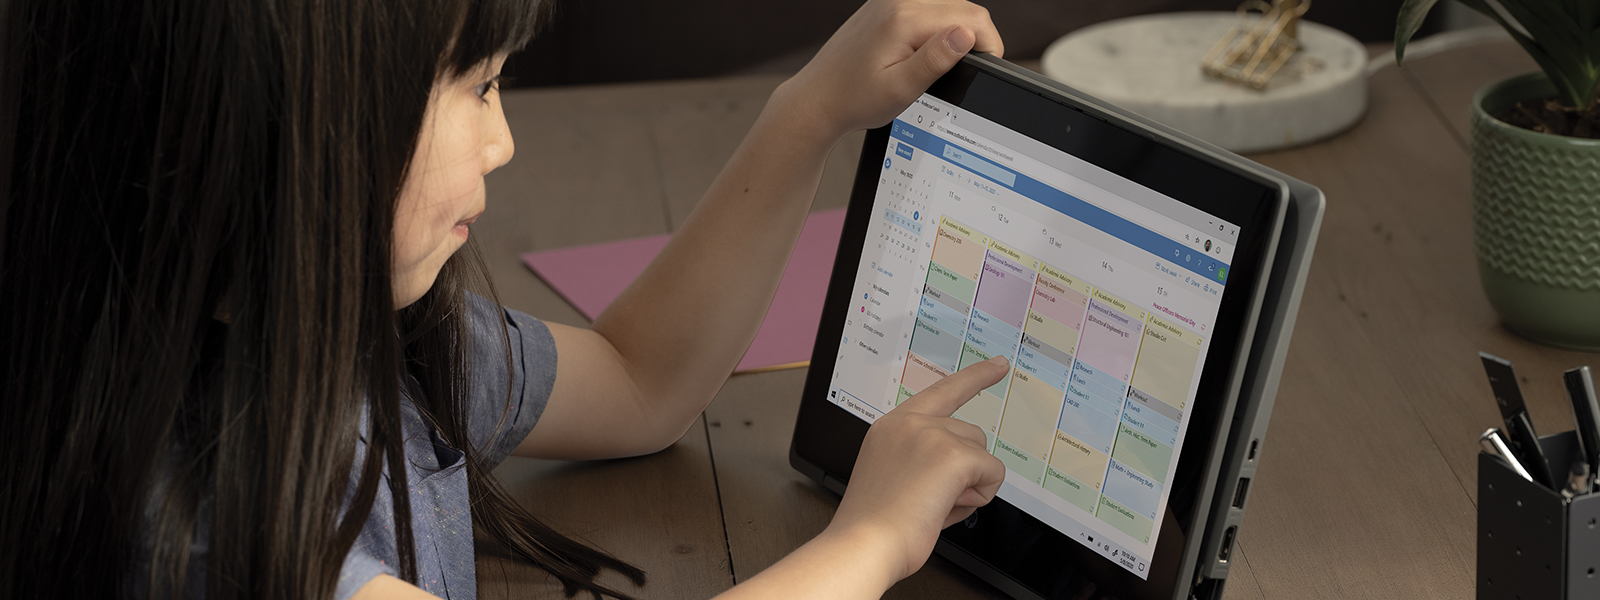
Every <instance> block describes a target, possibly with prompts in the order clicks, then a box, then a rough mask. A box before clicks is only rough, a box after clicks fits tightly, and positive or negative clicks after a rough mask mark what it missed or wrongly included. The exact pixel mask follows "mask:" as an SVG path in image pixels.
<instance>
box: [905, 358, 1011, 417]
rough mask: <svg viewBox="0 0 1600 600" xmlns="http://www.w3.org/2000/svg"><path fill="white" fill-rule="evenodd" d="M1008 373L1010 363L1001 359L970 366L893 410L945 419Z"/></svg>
mask: <svg viewBox="0 0 1600 600" xmlns="http://www.w3.org/2000/svg"><path fill="white" fill-rule="evenodd" d="M1010 372H1011V363H1010V361H1007V360H1006V359H1005V357H1003V356H996V357H994V358H991V359H989V360H986V361H983V362H979V363H973V364H970V365H967V368H965V369H962V370H960V371H956V372H955V373H953V374H951V375H950V376H949V377H946V378H944V379H940V380H939V381H936V382H934V383H933V385H930V386H928V388H927V389H925V390H922V392H921V393H918V394H917V395H915V396H912V397H911V398H910V399H909V400H906V401H905V403H903V404H901V405H900V406H899V407H898V408H896V410H909V411H911V412H915V413H920V414H925V415H936V416H940V417H948V416H950V415H953V414H955V412H956V409H959V408H961V406H962V405H963V404H966V403H967V401H968V400H971V399H972V398H973V397H974V396H977V395H978V392H979V391H981V390H983V389H984V388H987V387H989V386H991V385H994V384H996V383H999V382H1000V380H1001V379H1002V378H1004V377H1005V376H1006V374H1007V373H1010Z"/></svg>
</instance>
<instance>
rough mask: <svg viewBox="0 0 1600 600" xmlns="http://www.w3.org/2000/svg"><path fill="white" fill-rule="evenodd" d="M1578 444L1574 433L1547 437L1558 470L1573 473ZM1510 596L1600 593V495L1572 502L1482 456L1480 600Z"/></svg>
mask: <svg viewBox="0 0 1600 600" xmlns="http://www.w3.org/2000/svg"><path fill="white" fill-rule="evenodd" d="M1576 444H1577V434H1576V433H1575V432H1571V431H1567V432H1563V433H1557V434H1555V435H1547V436H1544V437H1541V438H1539V446H1540V447H1541V448H1542V449H1543V450H1544V455H1545V456H1546V457H1548V458H1549V462H1550V470H1551V472H1553V473H1561V474H1565V473H1567V472H1568V469H1569V468H1570V467H1571V462H1572V459H1573V456H1574V453H1575V450H1576V448H1575V446H1576ZM1560 483H1565V482H1564V481H1561V482H1558V485H1559V484H1560ZM1502 598H1503V599H1505V600H1513V599H1520V600H1537V599H1541V598H1550V599H1577V598H1600V494H1597V493H1586V494H1581V495H1577V496H1574V497H1572V498H1571V499H1570V500H1569V499H1568V498H1567V497H1565V496H1563V495H1562V494H1561V493H1560V492H1559V491H1557V490H1552V489H1549V488H1546V487H1545V486H1543V485H1540V484H1537V483H1534V482H1532V481H1528V480H1527V479H1523V478H1522V477H1521V476H1519V475H1517V474H1516V472H1514V471H1512V470H1511V468H1510V467H1509V466H1507V465H1506V463H1505V462H1503V461H1501V460H1500V459H1499V458H1497V457H1494V456H1491V455H1489V454H1485V453H1480V454H1478V600H1489V599H1495V600H1499V599H1502Z"/></svg>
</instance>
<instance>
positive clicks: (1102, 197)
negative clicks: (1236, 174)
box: [933, 120, 1233, 260]
mask: <svg viewBox="0 0 1600 600" xmlns="http://www.w3.org/2000/svg"><path fill="white" fill-rule="evenodd" d="M933 128H934V130H935V131H938V132H939V133H943V134H946V135H948V136H950V137H951V138H954V139H957V140H961V141H964V142H970V143H971V144H972V145H974V146H978V147H979V148H982V149H986V150H989V151H990V153H991V154H993V153H995V150H994V149H995V148H997V145H996V144H995V143H994V141H993V140H990V139H988V138H986V137H984V136H982V135H978V134H976V133H973V132H972V131H971V130H968V129H965V128H963V127H960V126H957V125H953V124H948V122H946V121H943V120H941V121H936V122H934V123H933ZM958 151H961V150H959V149H958ZM949 153H950V146H949V145H947V146H946V148H945V154H946V155H947V156H946V158H949V157H948V154H949ZM1013 154H1014V153H1013ZM950 160H954V159H950ZM973 160H974V161H975V162H980V163H983V164H984V165H985V166H988V167H990V168H994V165H992V164H989V163H988V162H986V161H983V160H979V159H977V158H973ZM994 160H996V162H1006V163H1009V164H1010V165H1011V167H1012V168H1013V169H1015V170H1017V171H1019V172H1021V173H1025V174H1027V175H1028V176H1029V177H1032V178H1034V179H1036V180H1039V181H1040V182H1042V183H1044V184H1045V185H1048V186H1050V187H1053V188H1056V189H1059V190H1062V191H1064V192H1067V193H1069V194H1072V195H1074V196H1077V197H1078V198H1080V199H1082V200H1084V201H1086V202H1088V203H1090V204H1093V205H1095V206H1098V207H1100V208H1101V209H1103V210H1106V211H1109V212H1111V213H1113V214H1116V215H1118V216H1120V217H1122V218H1124V219H1128V220H1130V221H1133V222H1135V223H1141V224H1143V225H1144V226H1145V227H1149V228H1151V229H1152V230H1154V231H1157V232H1159V233H1161V234H1162V235H1166V236H1168V237H1170V238H1173V239H1183V235H1184V234H1185V233H1190V232H1193V233H1198V232H1195V231H1194V229H1193V228H1191V227H1188V226H1186V225H1183V224H1181V223H1178V222H1176V221H1173V220H1172V219H1171V218H1170V217H1167V216H1165V215H1162V214H1160V213H1157V212H1155V211H1152V210H1150V209H1147V208H1145V207H1143V206H1139V205H1138V204H1135V203H1132V202H1128V201H1126V199H1124V198H1122V196H1120V195H1118V194H1116V193H1113V192H1111V191H1109V190H1106V189H1105V188H1102V187H1100V186H1097V185H1095V184H1093V183H1089V182H1088V181H1084V180H1083V179H1080V178H1078V177H1076V176H1073V175H1072V174H1071V173H1068V172H1066V171H1062V170H1061V169H1058V168H1056V167H1052V166H1049V165H1046V164H1044V163H1042V162H1039V161H1038V160H1036V159H1034V158H1032V157H1029V156H1026V155H1023V154H1014V155H1006V156H1002V157H1000V158H999V159H994ZM958 162H959V161H958ZM961 164H962V165H964V166H968V168H972V167H971V166H970V165H966V163H961ZM974 170H976V169H974ZM1002 170H1003V169H1002ZM980 172H981V171H980ZM985 174H987V173H985ZM1007 174H1008V175H1011V176H1012V179H1011V181H1012V183H1007V185H1010V186H1012V187H1015V183H1014V182H1015V179H1016V176H1015V175H1012V174H1011V173H1010V172H1009V171H1008V172H1007ZM990 176H991V177H994V176H993V175H990ZM996 179H999V178H998V177H996ZM1114 207H1120V209H1118V208H1114ZM1130 212H1131V213H1133V214H1129V213H1130ZM1217 245H1218V247H1219V248H1218V249H1219V250H1221V252H1220V256H1219V257H1218V258H1219V259H1221V260H1232V258H1233V247H1232V246H1231V245H1229V244H1226V243H1224V242H1220V241H1219V242H1217Z"/></svg>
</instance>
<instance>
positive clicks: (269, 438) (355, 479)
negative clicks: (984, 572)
mask: <svg viewBox="0 0 1600 600" xmlns="http://www.w3.org/2000/svg"><path fill="white" fill-rule="evenodd" d="M534 4H535V0H410V1H408V2H403V3H402V2H395V1H394V0H342V1H328V2H318V1H314V0H248V1H246V0H238V1H228V2H215V1H205V0H120V1H117V2H93V1H88V0H84V1H77V0H74V1H65V0H13V1H12V2H11V4H10V5H9V6H6V7H5V8H4V10H3V13H0V19H3V21H0V33H3V37H0V57H3V61H4V62H3V63H0V236H3V237H0V339H3V340H5V342H4V343H3V344H0V373H3V376H4V381H5V401H4V402H3V403H0V406H3V407H0V423H3V424H0V427H3V428H4V429H3V431H0V434H3V435H0V445H3V446H0V448H3V450H4V451H5V452H6V453H7V456H9V457H11V458H12V461H13V465H12V468H11V469H9V470H8V471H7V474H6V475H5V477H6V479H5V483H4V486H3V489H4V490H5V493H4V496H3V498H0V503H3V504H0V595H3V596H6V597H14V598H56V597H74V598H76V597H107V596H110V597H121V596H133V597H142V598H173V597H185V598H201V597H205V598H291V597H292V598H326V597H329V596H334V597H338V598H350V597H355V598H410V597H428V596H427V594H428V593H430V592H431V593H433V594H436V595H439V596H447V597H459V598H471V597H473V596H474V595H475V592H476V590H475V581H474V573H473V556H472V533H471V532H472V531H473V528H474V527H477V528H478V529H479V530H481V531H484V532H485V533H486V534H488V535H489V536H490V537H492V538H494V539H495V540H497V541H498V542H500V543H501V544H504V545H505V546H506V547H507V548H509V549H511V550H512V551H513V553H515V554H517V555H519V556H521V557H523V558H525V559H527V560H530V561H533V562H534V563H536V564H538V565H540V566H541V567H543V568H545V569H546V570H548V571H550V572H551V573H552V574H553V575H554V576H555V577H556V578H558V579H559V580H560V581H562V582H563V583H564V584H565V586H566V591H567V593H568V595H569V596H570V595H572V594H575V593H577V592H579V591H583V592H589V593H591V594H593V595H594V596H595V597H599V596H600V595H602V594H606V595H614V596H623V594H621V593H620V592H618V591H616V590H612V589H609V588H607V587H605V586H603V585H600V584H598V583H596V582H595V577H596V575H597V574H598V573H599V572H600V571H601V570H602V569H612V570H616V571H618V572H620V573H622V574H624V575H626V576H628V577H630V578H631V579H632V580H633V581H634V582H635V583H636V584H642V583H643V575H642V573H640V572H639V571H638V570H637V569H635V568H633V567H631V566H629V565H627V564H626V563H623V562H621V561H619V560H617V559H615V558H613V557H611V556H609V555H607V554H605V553H603V552H601V551H598V550H594V549H591V548H588V547H586V546H583V545H581V544H578V543H575V542H573V541H571V540H569V539H567V538H565V537H563V536H561V535H560V534H558V533H556V532H554V531H552V530H550V529H549V528H547V527H545V526H544V525H542V524H540V523H539V522H538V521H537V520H536V519H534V518H533V517H532V516H531V515H530V514H529V513H527V512H526V511H525V510H524V509H523V508H521V507H520V506H519V505H518V504H517V503H516V502H514V501H513V500H511V499H510V498H509V497H508V496H507V495H506V493H505V492H504V491H503V490H502V489H501V488H500V487H499V486H498V484H497V483H496V482H495V480H494V478H493V476H492V474H491V470H492V469H493V467H494V466H495V464H497V463H498V462H499V461H501V460H503V459H504V458H505V457H506V456H508V455H509V454H513V453H515V454H520V455H526V456H536V457H547V458H565V459H592V458H605V457H617V456H628V455H637V454H642V453H648V452H654V451H657V450H659V449H661V448H664V447H666V446H668V445H670V444H672V443H673V442H674V441H676V440H677V438H678V437H680V436H681V435H682V434H683V432H684V431H685V430H686V429H687V428H688V427H689V425H690V424H691V422H692V420H693V419H694V418H695V416H696V415H698V414H699V413H700V411H701V410H702V409H704V408H705V406H706V404H707V403H708V402H710V400H711V399H712V396H713V395H714V393H715V392H716V390H717V389H718V388H719V387H720V386H721V384H722V380H723V379H724V378H725V377H726V374H727V373H729V372H731V371H732V369H733V366H734V365H735V364H736V363H737V361H738V359H739V357H740V355H741V354H742V353H743V351H744V349H745V347H746V346H747V345H748V344H749V342H750V340H751V339H752V338H753V337H754V335H755V332H756V329H757V327H758V325H759V322H760V320H761V317H762V314H763V312H764V310H765V307H766V305H767V303H768V302H769V301H770V299H771V296H772V293H773V291H774V290H775V289H776V287H777V284H778V278H779V276H780V274H781V272H782V265H783V262H784V260H785V259H786V257H787V255H788V253H789V250H790V248H791V247H792V244H793V242H794V240H795V238H796V237H797V236H798V234H799V230H800V227H801V224H802V221H803V218H804V216H805V214H806V212H807V209H808V206H809V203H810V199H811V197H812V195H813V193H814V192H815V190H816V185H817V181H818V179H819V177H820V173H821V170H822V164H823V159H824V157H825V156H826V154H827V152H828V150H829V149H830V148H831V147H832V146H833V145H834V143H835V142H837V141H838V140H839V139H840V138H841V137H842V136H843V135H844V134H846V133H848V132H850V131H852V130H855V129H860V128H864V127H873V126H878V125H881V124H883V123H885V122H887V121H888V120H889V119H891V118H892V117H893V116H894V115H895V114H897V113H898V112H899V111H900V110H902V109H903V108H904V107H905V106H906V105H907V104H909V103H910V102H911V101H912V100H913V99H914V98H915V97H916V95H917V94H918V93H919V92H920V91H921V90H923V89H924V88H926V87H927V85H928V84H930V83H931V82H932V81H933V80H934V79H935V78H936V77H937V76H938V75H940V74H941V73H943V72H944V71H945V70H947V69H948V68H950V66H952V65H953V64H954V63H955V62H956V61H957V60H958V59H959V58H960V57H961V55H962V54H964V53H965V52H967V51H968V50H969V49H976V50H979V51H987V52H992V53H996V54H998V53H1000V51H1001V47H1000V40H999V37H998V35H997V34H996V32H995V31H994V28H993V26H992V25H991V24H990V23H989V20H988V17H987V14H986V13H985V12H984V11H983V10H982V9H981V8H978V7H976V6H973V5H970V4H967V3H965V2H963V1H961V0H873V1H872V2H869V3H868V4H867V5H865V6H863V7H862V9H861V10H860V11H859V12H858V13H857V14H856V15H854V16H853V17H852V18H851V19H850V21H849V22H847V23H846V24H845V25H844V26H843V28H841V29H840V31H839V32H838V33H837V34H836V35H835V36H834V38H833V39H832V40H830V41H829V42H828V44H827V45H826V46H824V48H823V49H822V50H821V51H820V52H819V53H818V55H817V56H816V58H815V59H813V60H812V62H811V63H810V64H809V65H807V66H806V68H805V69H804V70H802V71H801V72H800V73H799V74H797V75H796V76H795V77H794V78H793V79H791V80H790V81H788V82H787V83H785V84H784V85H783V86H781V87H780V88H779V89H778V90H777V92H775V93H774V94H773V96H772V98H771V100H770V101H769V103H768V105H767V107H766V109H765V110H764V112H763V113H762V115H761V117H760V118H759V119H758V121H757V123H756V125H755V126H754V127H753V128H752V130H751V132H750V134H749V136H748V137H747V139H746V140H745V142H744V144H743V145H742V146H741V148H740V149H739V151H738V152H737V153H736V154H735V156H734V158H733V159H732V160H731V161H730V162H729V164H728V166H727V167H726V169H725V170H724V171H723V173H722V174H721V176H720V177H719V178H718V179H717V180H716V182H715V183H714V184H713V185H712V188H711V189H710V190H709V191H708V192H707V194H706V196H705V199H704V200H703V201H702V202H701V203H700V205H699V207H698V208H697V209H696V211H695V213H694V214H693V215H692V216H691V218H690V219H689V220H688V222H687V223H685V225H684V226H683V227H682V228H681V230H680V231H679V233H678V235H677V236H676V237H675V238H674V240H673V242H672V243H671V244H670V245H669V246H668V247H667V249H666V250H665V251H663V252H662V254H661V256H660V258H659V259H657V261H656V262H655V264H653V265H652V266H651V268H650V269H649V270H648V271H647V272H646V273H645V274H644V275H642V276H641V277H640V279H639V280H638V281H637V282H635V284H634V285H633V287H631V288H630V289H629V290H628V292H626V293H625V294H624V295H623V296H622V297H621V298H620V299H618V301H617V302H616V303H615V304H614V305H613V306H612V308H611V309H610V310H608V311H607V312H606V313H605V314H604V315H602V316H601V317H600V318H599V319H598V320H596V322H595V324H594V327H593V329H588V330H582V329H574V328H568V327H561V326H557V325H548V326H547V325H545V324H543V323H541V322H539V321H537V320H535V319H533V318H531V317H528V316H527V315H523V314H521V313H517V312H515V311H510V310H506V309H503V308H500V307H498V306H496V305H495V303H494V302H493V300H492V298H493V295H492V292H491V293H488V294H487V298H488V299H485V297H484V296H478V295H472V294H468V293H467V292H466V291H465V290H466V289H467V287H468V284H469V283H471V281H472V280H473V277H474V276H475V275H476V274H477V273H480V272H481V265H479V264H478V262H477V261H476V257H475V256H474V255H473V250H472V247H471V246H470V245H465V244H466V241H467V239H468V237H469V235H470V226H471V224H472V223H473V221H474V220H476V219H477V218H478V217H479V215H481V214H483V212H484V210H485V209H486V206H485V204H484V197H485V196H484V189H483V175H484V174H486V173H488V172H489V171H491V170H493V169H495V168H496V167H499V166H500V165H502V164H505V162H506V161H508V160H510V158H511V155H512V152H513V143H512V140H511V139H510V136H509V134H508V133H507V130H506V125H505V119H504V116H503V114H502V113H501V109H500V104H499V95H498V91H497V87H496V84H495V81H496V77H497V75H498V73H499V70H500V67H501V65H502V64H503V62H504V60H505V56H506V54H507V53H508V52H510V51H511V50H514V49H516V48H518V47H520V46H521V45H522V44H524V43H526V41H527V40H528V38H529V37H530V36H531V35H532V32H533V30H534V28H535V24H536V16H537V15H539V14H541V11H547V10H548V2H546V3H543V4H539V5H538V6H537V7H536V6H534ZM757 224H759V227H758V226H756V225H757ZM464 247H465V248H466V252H462V251H461V250H462V249H463V248H464ZM735 249H737V251H735ZM735 282H737V283H738V285H733V283H735ZM702 290H716V293H715V294H709V293H704V292H703V291H702ZM663 323H665V325H662V324H663ZM691 339H692V340H694V341H695V342H694V345H693V346H692V347H688V348H686V347H684V343H683V342H684V340H691ZM1005 370H1006V367H1005V365H1004V364H1003V363H982V364H979V365H974V366H973V367H970V368H968V369H967V370H965V371H963V372H961V373H958V374H956V375H954V376H952V377H950V378H949V379H947V380H946V381H944V382H942V383H941V384H939V385H936V386H934V387H931V388H929V390H928V391H925V392H924V393H923V394H921V395H919V396H918V397H916V398H913V399H912V400H909V401H907V402H906V403H905V404H904V405H903V406H902V407H901V408H899V409H897V410H895V411H893V412H892V413H890V414H889V415H888V416H886V417H885V418H883V419H881V420H879V421H878V422H877V424H875V425H874V426H873V427H872V428H871V430H870V433H869V434H868V436H867V440H866V442H865V444H864V447H863V449H862V453H861V458H860V460H859V463H858V466H857V467H856V473H855V474H854V476H853V478H852V481H854V482H855V483H854V484H853V485H852V486H851V488H850V491H849V493H848V494H846V496H845V498H844V500H843V501H842V502H841V504H840V507H839V511H838V513H837V514H836V515H835V517H834V519H833V521H832V522H831V523H830V525H829V526H828V528H827V529H826V530H825V531H824V532H823V533H822V534H820V535H819V536H818V537H817V538H816V539H814V540H812V541H811V542H809V543H807V544H805V545H804V546H802V547H801V548H799V549H798V550H796V551H795V552H794V553H793V554H792V555H791V556H789V557H787V558H785V559H784V560H783V561H781V562H779V563H778V564H776V565H774V566H772V567H771V568H769V569H768V570H767V571H765V572H763V573H761V574H760V575H758V576H756V577H754V578H752V579H751V580H749V581H747V582H745V583H744V584H742V585H740V586H738V587H736V588H734V589H732V590H729V592H727V594H726V595H727V596H729V597H737V596H750V597H828V598H838V597H873V596H877V595H879V594H881V593H882V592H883V591H884V590H885V589H887V587H888V586H889V585H890V584H892V583H893V582H895V581H897V580H899V579H900V578H902V577H904V576H905V575H907V574H909V573H911V572H913V571H915V570H916V569H917V568H919V567H920V566H921V564H922V563H923V561H925V560H926V558H927V556H928V554H929V553H930V552H931V550H932V547H933V543H934V540H935V539H936V537H937V534H938V531H939V529H941V528H942V527H943V526H945V525H947V524H949V523H953V522H955V521H956V520H959V519H962V518H965V516H966V515H967V514H970V512H971V511H972V510H973V509H974V508H975V507H976V506H979V505H982V504H984V503H987V502H988V500H989V499H990V498H991V497H992V496H993V494H994V492H995V491H996V489H997V488H998V487H999V485H1000V482H1001V480H1002V479H1003V475H1004V468H1003V467H1002V466H1001V465H1000V463H999V461H998V460H997V459H995V458H994V457H992V456H990V455H988V454H987V453H985V452H983V450H982V449H983V434H982V432H981V431H979V430H978V429H977V428H976V427H973V426H970V425H967V424H964V423H960V422H958V421H955V420H953V419H950V418H949V415H950V414H951V413H952V412H953V411H954V410H955V409H956V408H957V407H959V406H960V405H961V403H963V402H965V401H966V400H967V399H969V398H971V397H972V396H973V395H974V394H975V393H976V392H977V391H978V390H979V389H982V388H984V387H987V386H988V385H990V384H992V383H994V382H995V381H997V380H998V379H999V378H1000V376H1001V375H1002V374H1003V373H1004V372H1005Z"/></svg>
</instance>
